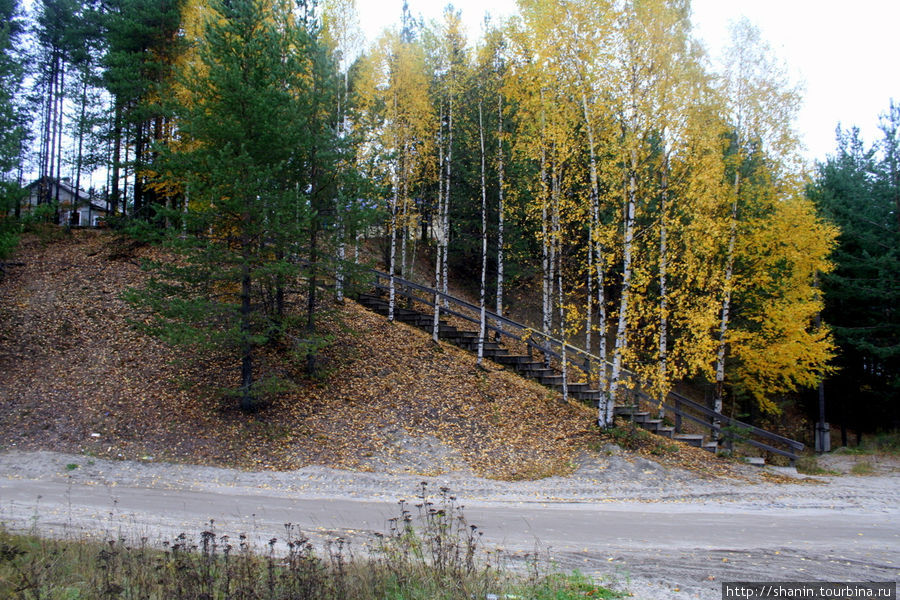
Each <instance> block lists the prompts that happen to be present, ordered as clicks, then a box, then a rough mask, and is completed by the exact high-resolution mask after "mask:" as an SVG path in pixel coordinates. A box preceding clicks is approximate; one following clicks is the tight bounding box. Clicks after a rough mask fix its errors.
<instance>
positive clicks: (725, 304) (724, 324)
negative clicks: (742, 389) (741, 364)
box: [713, 166, 741, 426]
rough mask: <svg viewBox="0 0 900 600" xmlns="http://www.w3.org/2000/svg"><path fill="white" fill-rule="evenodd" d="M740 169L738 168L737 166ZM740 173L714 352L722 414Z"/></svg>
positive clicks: (736, 177) (717, 405)
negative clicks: (716, 343)
mask: <svg viewBox="0 0 900 600" xmlns="http://www.w3.org/2000/svg"><path fill="white" fill-rule="evenodd" d="M738 168H740V166H738ZM740 185H741V176H740V171H737V172H735V174H734V202H733V203H732V205H731V232H730V233H729V236H728V256H727V258H726V264H725V282H724V291H723V295H722V313H721V316H722V320H721V322H720V324H719V347H718V350H717V351H716V396H715V399H714V402H713V410H714V411H716V412H717V413H721V412H722V408H723V399H724V397H725V351H726V348H727V345H728V344H727V342H728V323H729V318H730V316H729V314H730V312H731V293H732V286H733V283H732V279H733V277H734V247H735V245H736V243H737V224H738V223H737V216H738V214H737V213H738V193H739V192H740ZM713 425H715V426H719V425H721V423H720V421H719V419H718V418H715V419H713Z"/></svg>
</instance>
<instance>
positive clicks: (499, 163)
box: [497, 94, 505, 340]
mask: <svg viewBox="0 0 900 600" xmlns="http://www.w3.org/2000/svg"><path fill="white" fill-rule="evenodd" d="M497 119H498V125H497V200H498V207H497V315H498V316H501V317H502V316H503V212H504V210H505V207H504V206H503V95H502V94H500V95H498V96H497ZM497 328H498V329H503V323H502V322H498V323H497ZM497 339H498V340H499V339H500V333H499V332H498V333H497Z"/></svg>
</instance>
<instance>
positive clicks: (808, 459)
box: [796, 456, 840, 475]
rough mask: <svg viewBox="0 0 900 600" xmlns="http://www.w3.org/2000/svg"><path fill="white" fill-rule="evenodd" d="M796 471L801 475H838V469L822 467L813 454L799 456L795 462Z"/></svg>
mask: <svg viewBox="0 0 900 600" xmlns="http://www.w3.org/2000/svg"><path fill="white" fill-rule="evenodd" d="M796 466H797V472H798V473H802V474H803V475H840V472H839V471H833V470H830V469H823V468H822V467H820V466H819V461H818V460H816V457H815V456H801V457H800V458H798V459H797V462H796Z"/></svg>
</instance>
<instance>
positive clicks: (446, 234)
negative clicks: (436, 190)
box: [441, 98, 453, 308]
mask: <svg viewBox="0 0 900 600" xmlns="http://www.w3.org/2000/svg"><path fill="white" fill-rule="evenodd" d="M448 112H449V115H448V122H447V188H446V190H445V191H444V218H443V221H444V253H443V255H442V257H441V259H442V261H443V264H442V265H441V269H442V271H443V273H442V276H441V287H442V289H441V291H442V292H444V294H446V293H447V289H448V287H447V286H448V279H447V271H448V268H447V265H448V260H447V255H448V254H449V249H450V175H451V167H452V162H453V98H450V106H449V111H448ZM448 306H449V302H448V301H447V299H446V298H444V308H447V307H448Z"/></svg>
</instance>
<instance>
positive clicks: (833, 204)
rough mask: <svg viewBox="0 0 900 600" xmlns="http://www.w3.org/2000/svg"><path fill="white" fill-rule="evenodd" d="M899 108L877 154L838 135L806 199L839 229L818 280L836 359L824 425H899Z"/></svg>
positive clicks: (850, 134)
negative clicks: (829, 265)
mask: <svg viewBox="0 0 900 600" xmlns="http://www.w3.org/2000/svg"><path fill="white" fill-rule="evenodd" d="M898 122H900V110H898V107H897V106H896V105H892V106H891V111H890V113H889V115H888V116H887V118H886V119H885V121H884V127H883V129H884V133H885V139H884V141H883V145H882V152H881V153H879V152H878V151H877V148H875V147H872V148H866V147H865V144H864V142H863V140H862V139H860V136H859V131H858V130H857V129H855V128H854V129H852V130H849V131H846V130H842V129H840V128H838V132H837V151H836V152H835V154H833V155H831V156H829V157H828V159H827V160H826V161H825V163H824V164H820V165H819V168H818V176H817V179H816V182H815V184H814V185H813V186H812V187H811V188H810V191H809V195H810V197H811V198H812V199H813V201H815V203H816V205H817V206H818V208H819V210H820V211H821V212H822V213H823V214H824V215H825V216H827V217H828V218H829V219H831V220H832V221H833V222H834V223H835V224H837V225H838V226H840V228H841V233H840V236H839V238H838V245H837V248H836V250H835V252H834V255H833V260H834V262H835V269H834V271H833V272H832V273H828V274H826V275H824V276H823V277H822V291H823V292H824V295H825V310H824V312H823V318H824V320H825V321H826V322H827V323H829V324H830V325H831V327H832V328H833V330H834V336H835V340H836V342H837V344H838V346H839V348H840V353H839V355H838V357H837V359H836V361H835V363H836V366H837V367H838V370H837V372H836V373H835V374H834V375H833V376H832V377H830V378H829V379H828V380H826V382H825V389H826V393H827V397H828V398H829V399H830V400H829V405H830V406H833V407H834V409H832V412H833V413H836V414H834V415H833V416H832V417H830V418H829V420H833V421H837V422H840V423H841V424H842V426H844V425H850V426H852V427H856V428H860V427H861V428H866V429H868V428H875V427H877V426H882V425H889V424H891V423H893V426H894V427H896V425H897V418H898V411H897V406H898V405H897V397H898V394H900V313H898V310H897V305H898V303H900V283H898V282H900V223H898V220H897V219H898V212H897V204H896V201H897V197H898V194H900V189H898V185H897V181H896V164H895V161H896V158H897V157H896V146H897V143H898V138H897V125H898Z"/></svg>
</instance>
